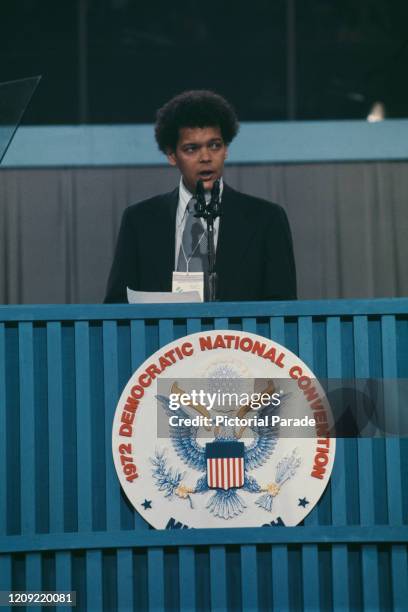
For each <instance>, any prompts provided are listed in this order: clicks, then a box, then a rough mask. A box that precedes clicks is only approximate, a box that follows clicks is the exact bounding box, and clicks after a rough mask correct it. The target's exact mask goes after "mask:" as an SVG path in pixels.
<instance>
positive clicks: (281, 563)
mask: <svg viewBox="0 0 408 612" xmlns="http://www.w3.org/2000/svg"><path fill="white" fill-rule="evenodd" d="M272 601H273V610H289V565H288V547H287V546H286V545H285V544H273V545H272Z"/></svg>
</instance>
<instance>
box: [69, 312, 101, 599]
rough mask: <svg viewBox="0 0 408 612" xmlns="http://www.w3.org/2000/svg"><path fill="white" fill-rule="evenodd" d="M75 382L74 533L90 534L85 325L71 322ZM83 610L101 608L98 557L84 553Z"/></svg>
mask: <svg viewBox="0 0 408 612" xmlns="http://www.w3.org/2000/svg"><path fill="white" fill-rule="evenodd" d="M75 380H76V426H77V465H78V474H77V479H78V497H77V501H78V504H77V507H78V530H79V531H85V532H87V531H92V528H93V525H92V439H93V436H92V415H91V388H90V354H89V324H88V323H87V322H84V321H80V322H76V323H75ZM86 606H87V610H92V611H93V610H100V609H101V608H102V554H101V552H100V551H97V550H92V551H87V553H86Z"/></svg>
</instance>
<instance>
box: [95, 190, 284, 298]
mask: <svg viewBox="0 0 408 612" xmlns="http://www.w3.org/2000/svg"><path fill="white" fill-rule="evenodd" d="M177 205H178V189H175V190H174V191H172V192H171V193H166V194H163V195H159V196H156V197H154V198H150V199H148V200H144V201H142V202H139V203H138V204H134V205H132V206H129V208H127V209H126V210H125V212H124V214H123V218H122V224H121V228H120V232H119V237H118V241H117V245H116V251H115V257H114V261H113V265H112V269H111V272H110V275H109V281H108V287H107V292H106V297H105V302H114V303H117V302H127V297H126V287H127V286H128V287H130V288H131V289H135V290H139V291H171V286H172V273H173V270H174V260H175V224H176V211H177ZM221 212H222V216H221V218H220V227H219V235H218V243H217V252H216V271H217V275H218V296H217V297H218V299H219V300H222V301H235V300H249V301H250V300H290V299H296V271H295V262H294V257H293V248H292V238H291V234H290V229H289V224H288V220H287V217H286V214H285V211H284V210H283V208H281V207H280V206H278V205H277V204H272V203H271V202H267V201H266V200H262V199H260V198H255V197H252V196H248V195H245V194H243V193H240V192H239V191H235V190H234V189H232V188H231V187H228V186H227V185H225V183H224V190H223V195H222V202H221Z"/></svg>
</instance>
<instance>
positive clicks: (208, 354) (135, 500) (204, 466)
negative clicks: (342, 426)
mask: <svg viewBox="0 0 408 612" xmlns="http://www.w3.org/2000/svg"><path fill="white" fill-rule="evenodd" d="M332 427H333V417H332V413H331V410H330V406H329V404H328V401H327V399H326V396H325V393H324V390H323V388H322V387H321V385H320V384H319V382H318V380H317V379H316V377H315V376H314V374H313V372H312V371H311V370H310V369H309V367H308V366H307V365H306V364H305V363H303V361H301V360H300V359H299V357H297V356H296V355H295V354H294V353H292V352H291V351H289V350H288V349H287V348H286V347H284V346H282V345H280V344H278V343H276V342H274V341H273V340H270V339H268V338H264V337H262V336H258V335H256V334H252V333H248V332H241V331H232V330H216V331H202V332H199V333H195V334H191V335H188V336H185V337H183V338H180V339H178V340H175V341H173V342H171V343H170V344H168V345H166V346H164V347H162V348H160V349H159V350H158V351H157V352H156V353H154V354H153V355H152V356H150V357H149V358H148V359H146V361H145V362H144V363H143V364H142V365H141V366H140V367H139V368H138V369H137V370H136V371H135V372H134V374H133V375H132V376H131V378H130V380H129V381H128V383H127V385H126V387H125V388H124V390H123V392H122V394H121V397H120V399H119V402H118V404H117V407H116V412H115V416H114V420H113V428H112V452H113V460H114V464H115V468H116V472H117V475H118V478H119V481H120V484H121V486H122V488H123V490H124V492H125V493H126V495H127V497H128V499H129V501H130V503H131V504H132V506H133V507H134V508H135V509H136V510H137V511H138V512H139V513H140V514H141V515H142V516H143V518H144V519H145V520H146V521H148V522H149V523H150V524H151V525H152V526H153V527H155V528H156V529H166V528H167V529H170V528H189V527H190V528H202V527H205V528H210V527H211V528H212V527H256V526H275V525H282V526H284V525H286V526H293V525H297V524H299V523H300V522H301V521H302V520H303V519H304V518H305V517H306V516H307V514H308V513H309V512H310V511H311V510H312V509H313V508H314V506H315V505H316V503H317V502H318V501H319V499H320V497H321V495H322V494H323V492H324V490H325V488H326V486H327V483H328V481H329V479H330V475H331V471H332V467H333V462H334V456H335V445H336V441H335V438H334V437H331V436H330V432H331V431H332Z"/></svg>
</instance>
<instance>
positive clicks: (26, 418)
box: [19, 323, 42, 591]
mask: <svg viewBox="0 0 408 612" xmlns="http://www.w3.org/2000/svg"><path fill="white" fill-rule="evenodd" d="M33 336H34V334H33V325H32V323H20V324H19V371H20V440H21V446H20V461H21V473H20V483H21V485H20V486H21V532H22V534H23V535H32V534H34V533H35V532H36V520H35V519H36V503H37V490H36V483H37V480H36V477H37V475H36V471H35V465H36V448H35V405H34V338H33ZM25 563H26V582H25V588H26V590H30V591H35V590H41V588H42V568H41V555H40V554H39V553H30V554H27V555H26V562H25Z"/></svg>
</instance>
